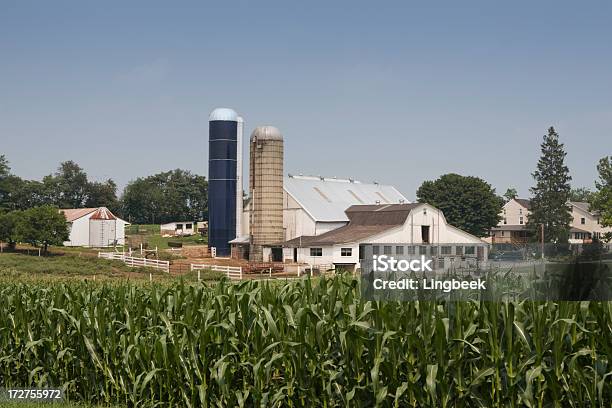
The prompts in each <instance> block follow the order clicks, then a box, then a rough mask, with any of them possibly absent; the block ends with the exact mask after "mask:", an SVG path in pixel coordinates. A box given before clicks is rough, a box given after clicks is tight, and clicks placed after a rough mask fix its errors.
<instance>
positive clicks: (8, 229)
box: [0, 211, 21, 247]
mask: <svg viewBox="0 0 612 408" xmlns="http://www.w3.org/2000/svg"><path fill="white" fill-rule="evenodd" d="M20 216H21V212H19V211H12V212H8V213H0V242H7V243H8V244H9V246H10V247H14V246H15V242H17V239H16V236H15V226H16V225H17V222H18V220H19V217H20Z"/></svg>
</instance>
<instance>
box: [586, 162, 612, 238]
mask: <svg viewBox="0 0 612 408" xmlns="http://www.w3.org/2000/svg"><path fill="white" fill-rule="evenodd" d="M597 172H598V173H599V180H598V181H596V182H595V187H596V188H597V191H596V192H595V193H594V194H593V201H592V203H591V210H594V211H597V212H598V213H599V223H600V224H601V225H602V226H603V227H612V156H606V157H604V158H602V159H601V160H599V163H598V164H597ZM603 239H604V240H605V241H610V240H612V233H609V232H608V233H606V234H605V236H604V237H603Z"/></svg>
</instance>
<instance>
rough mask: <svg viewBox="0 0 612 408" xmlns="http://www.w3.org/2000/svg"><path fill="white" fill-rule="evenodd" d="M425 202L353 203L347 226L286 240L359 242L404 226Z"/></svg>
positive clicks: (348, 211)
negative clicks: (412, 213) (413, 212)
mask: <svg viewBox="0 0 612 408" xmlns="http://www.w3.org/2000/svg"><path fill="white" fill-rule="evenodd" d="M420 205H423V204H422V203H410V204H390V205H353V206H351V207H349V208H348V209H347V210H346V215H347V217H348V218H349V220H350V221H349V223H348V225H345V226H343V227H340V228H337V229H334V230H331V231H328V232H326V233H324V234H321V235H316V236H303V237H301V238H300V237H297V238H294V239H291V240H289V241H286V242H284V243H283V245H284V246H295V245H300V244H301V245H302V246H304V245H308V246H312V245H322V246H323V245H333V244H342V243H345V242H356V241H360V240H362V239H364V238H368V237H371V236H374V235H378V234H380V233H382V232H385V231H387V230H390V229H392V228H396V227H399V226H402V225H404V223H405V222H406V219H407V218H408V215H409V214H410V212H411V211H412V210H413V209H414V208H416V207H418V206H420Z"/></svg>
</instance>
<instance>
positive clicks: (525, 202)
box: [514, 198, 531, 210]
mask: <svg viewBox="0 0 612 408" xmlns="http://www.w3.org/2000/svg"><path fill="white" fill-rule="evenodd" d="M514 201H516V202H517V203H519V204H520V205H522V206H523V207H525V208H526V209H528V210H529V209H531V200H529V199H528V198H515V199H514Z"/></svg>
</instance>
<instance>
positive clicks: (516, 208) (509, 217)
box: [498, 200, 529, 227]
mask: <svg viewBox="0 0 612 408" xmlns="http://www.w3.org/2000/svg"><path fill="white" fill-rule="evenodd" d="M528 212H529V211H528V210H527V209H526V208H525V207H523V206H522V205H520V204H519V203H518V202H517V201H516V200H510V201H508V202H507V203H506V204H504V207H503V208H502V212H501V213H500V215H501V217H502V219H501V220H500V221H499V224H498V225H499V226H500V227H501V226H504V225H525V224H527V216H528ZM521 217H523V223H522V224H521ZM504 219H506V223H505V224H504Z"/></svg>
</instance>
